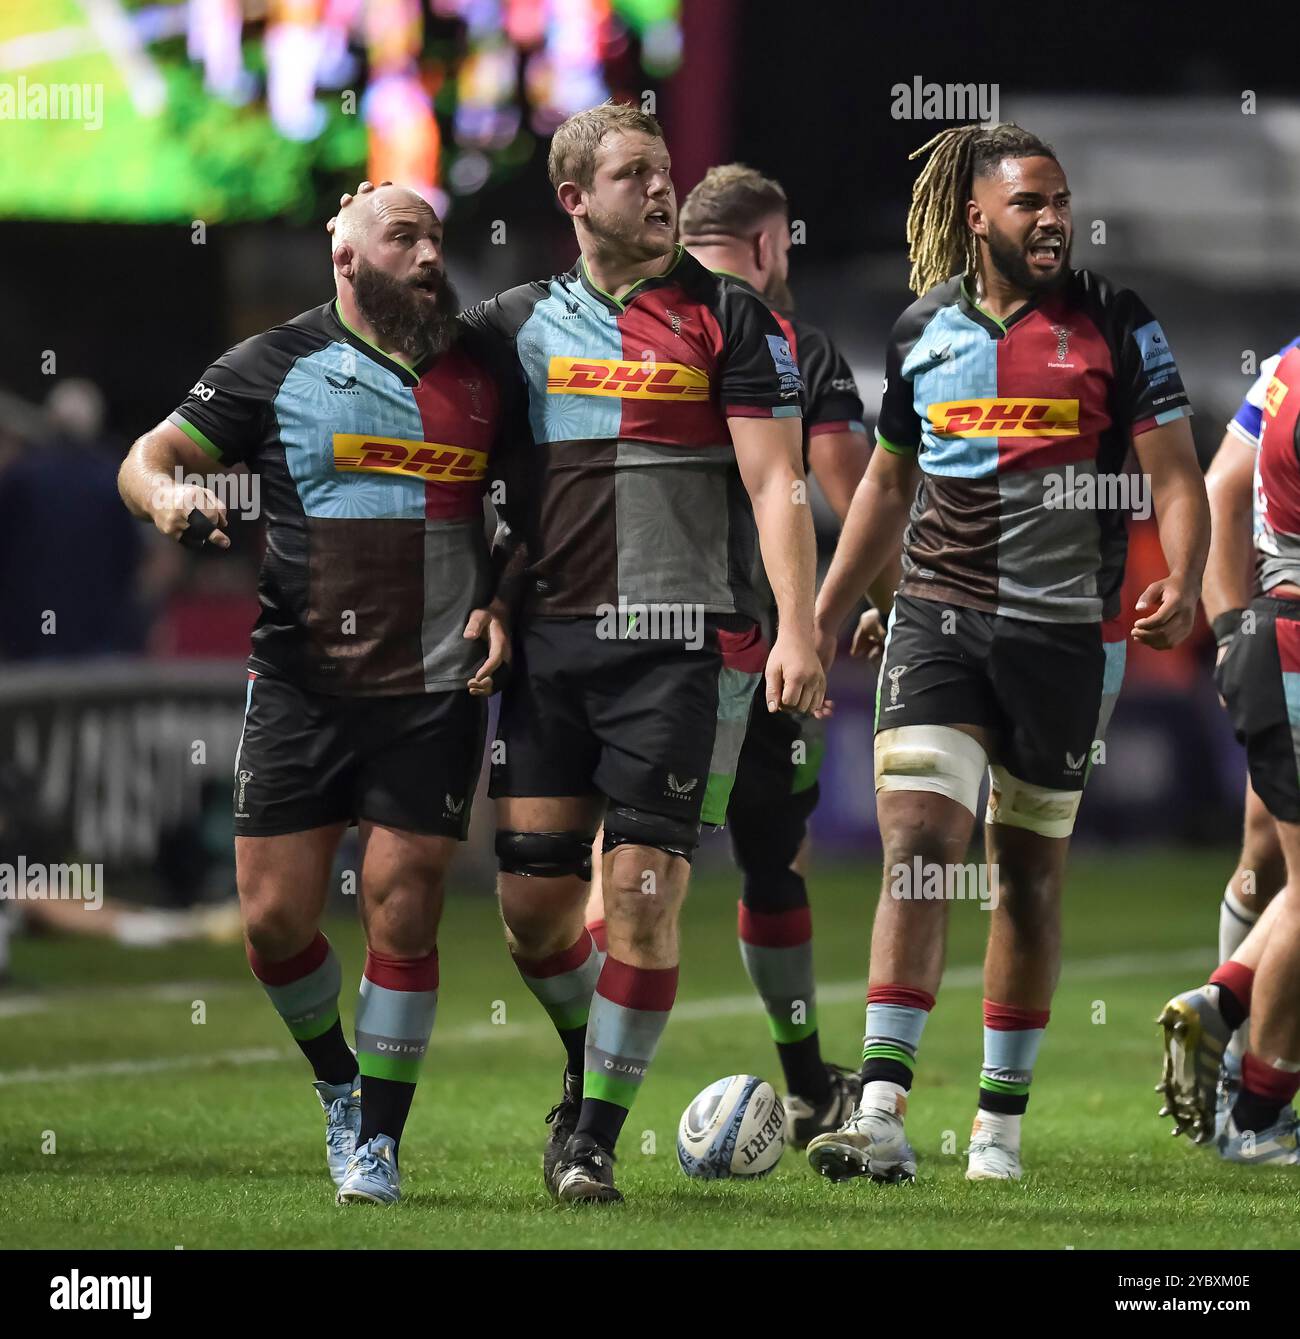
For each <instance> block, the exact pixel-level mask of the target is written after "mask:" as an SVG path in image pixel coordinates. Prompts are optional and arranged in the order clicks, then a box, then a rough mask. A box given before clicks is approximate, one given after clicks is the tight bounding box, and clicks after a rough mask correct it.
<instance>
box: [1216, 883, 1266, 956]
mask: <svg viewBox="0 0 1300 1339" xmlns="http://www.w3.org/2000/svg"><path fill="white" fill-rule="evenodd" d="M1257 920H1259V913H1258V912H1257V911H1247V910H1246V908H1245V907H1244V906H1242V904H1241V903H1240V902H1239V901H1238V900H1237V894H1236V893H1234V892H1233V891H1232V883H1231V881H1229V883H1228V886H1227V887H1226V888H1225V889H1224V890H1223V901H1222V902H1220V903H1219V961H1220V962H1227V961H1228V959H1229V958H1231V957H1232V955H1233V954H1234V953H1235V952H1236V951H1237V950H1238V949H1239V948H1240V947H1241V946H1242V944H1244V943H1245V941H1246V936H1247V935H1248V934H1249V933H1250V932H1251V930H1252V929H1254V926H1255V922H1256V921H1257Z"/></svg>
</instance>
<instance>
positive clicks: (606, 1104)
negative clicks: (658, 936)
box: [577, 957, 677, 1152]
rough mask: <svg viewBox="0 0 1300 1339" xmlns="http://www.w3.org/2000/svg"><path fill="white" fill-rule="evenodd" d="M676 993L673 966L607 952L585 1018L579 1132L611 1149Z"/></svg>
mask: <svg viewBox="0 0 1300 1339" xmlns="http://www.w3.org/2000/svg"><path fill="white" fill-rule="evenodd" d="M676 998H677V968H676V967H633V966H631V965H630V964H629V963H626V962H619V960H618V959H617V958H613V957H607V958H606V959H605V965H604V967H603V968H602V969H601V973H600V980H599V981H598V982H597V983H596V993H595V996H594V997H593V998H592V1001H591V1017H590V1019H589V1021H588V1023H587V1055H586V1073H585V1074H584V1075H583V1087H582V1112H581V1114H580V1115H579V1117H578V1127H577V1133H578V1134H589V1135H591V1136H592V1138H594V1139H595V1140H596V1141H597V1142H598V1143H600V1144H602V1145H604V1147H605V1148H606V1149H607V1150H609V1151H610V1152H613V1150H614V1145H615V1143H616V1142H617V1141H618V1136H619V1134H620V1132H621V1131H622V1129H623V1122H624V1121H625V1120H626V1119H627V1113H628V1110H629V1109H630V1108H631V1106H632V1102H633V1101H634V1099H635V1098H636V1095H637V1090H638V1089H639V1088H640V1087H641V1081H642V1080H643V1079H644V1078H645V1076H646V1071H647V1070H648V1069H649V1068H650V1062H651V1061H652V1060H653V1059H654V1054H655V1050H656V1049H657V1047H658V1045H659V1038H660V1037H662V1036H663V1031H664V1028H665V1027H667V1026H668V1014H669V1012H670V1011H671V1009H672V1007H673V1000H674V999H676Z"/></svg>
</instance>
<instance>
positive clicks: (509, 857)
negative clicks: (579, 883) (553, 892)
mask: <svg viewBox="0 0 1300 1339" xmlns="http://www.w3.org/2000/svg"><path fill="white" fill-rule="evenodd" d="M594 836H595V834H594V833H591V832H513V831H511V830H510V829H509V828H499V829H498V830H497V837H496V853H497V863H498V864H499V865H500V867H501V870H502V872H503V873H506V874H524V875H529V876H531V877H532V878H535V879H562V878H565V877H566V876H568V875H570V874H576V875H577V876H578V878H580V879H583V880H586V881H588V882H590V880H591V843H592V839H593V837H594Z"/></svg>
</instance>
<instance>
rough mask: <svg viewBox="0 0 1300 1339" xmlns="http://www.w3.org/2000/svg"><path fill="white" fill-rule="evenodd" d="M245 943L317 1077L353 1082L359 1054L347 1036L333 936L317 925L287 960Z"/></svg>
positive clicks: (258, 974) (255, 970)
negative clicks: (341, 1013)
mask: <svg viewBox="0 0 1300 1339" xmlns="http://www.w3.org/2000/svg"><path fill="white" fill-rule="evenodd" d="M245 949H246V951H247V953H248V965H249V966H250V967H251V968H252V969H253V975H254V976H255V977H256V978H257V979H258V980H259V981H260V982H261V983H262V988H263V989H264V990H265V991H266V993H267V996H268V997H269V999H270V1001H271V1005H272V1007H273V1008H274V1009H275V1011H276V1013H278V1014H279V1015H280V1017H281V1018H283V1019H284V1022H285V1026H286V1027H287V1028H288V1029H289V1031H290V1032H291V1033H292V1034H293V1039H294V1041H296V1042H297V1043H298V1049H299V1050H300V1051H302V1053H303V1055H305V1056H306V1057H307V1061H308V1063H309V1064H310V1065H311V1067H312V1072H313V1073H314V1074H315V1075H316V1078H317V1079H318V1080H319V1081H320V1082H322V1083H329V1084H340V1083H351V1082H352V1080H353V1079H355V1078H356V1076H357V1058H356V1056H354V1055H353V1054H352V1051H351V1049H350V1048H349V1046H348V1044H347V1042H346V1041H345V1040H344V1037H343V1024H342V1022H341V1021H340V1019H339V990H340V988H341V987H342V985H343V970H342V968H341V967H340V966H339V960H338V958H336V957H335V956H334V950H333V949H332V948H330V941H329V940H328V939H326V938H325V936H324V935H323V934H321V933H320V932H319V931H317V933H316V938H315V939H313V940H312V941H311V943H310V944H308V945H307V947H306V948H305V949H303V951H302V952H301V953H297V954H295V955H294V956H293V957H292V958H289V959H287V960H286V961H284V962H267V961H266V959H265V958H263V957H262V956H261V955H260V954H259V953H258V952H257V950H256V949H254V948H253V946H252V944H249V943H247V941H245Z"/></svg>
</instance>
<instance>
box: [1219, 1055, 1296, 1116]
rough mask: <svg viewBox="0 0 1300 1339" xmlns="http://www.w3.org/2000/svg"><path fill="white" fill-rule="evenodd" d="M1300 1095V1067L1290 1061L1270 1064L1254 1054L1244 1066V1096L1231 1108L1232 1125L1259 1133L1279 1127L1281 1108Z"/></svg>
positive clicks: (1242, 1070) (1242, 1077) (1242, 1075)
mask: <svg viewBox="0 0 1300 1339" xmlns="http://www.w3.org/2000/svg"><path fill="white" fill-rule="evenodd" d="M1297 1092H1300V1064H1294V1063H1292V1062H1291V1061H1289V1060H1275V1061H1273V1063H1271V1064H1270V1063H1269V1062H1268V1061H1266V1060H1261V1059H1260V1057H1259V1056H1257V1055H1256V1054H1255V1053H1254V1052H1253V1051H1247V1052H1246V1054H1245V1056H1243V1057H1242V1062H1241V1092H1240V1093H1239V1094H1238V1096H1237V1101H1236V1104H1235V1105H1234V1106H1233V1108H1232V1121H1233V1124H1234V1125H1236V1127H1237V1129H1238V1130H1254V1131H1255V1132H1256V1133H1258V1132H1259V1131H1261V1130H1267V1129H1269V1127H1270V1126H1273V1125H1276V1124H1277V1118H1278V1117H1279V1116H1280V1115H1281V1114H1282V1108H1283V1107H1284V1106H1286V1105H1287V1104H1288V1103H1289V1102H1291V1101H1292V1100H1293V1099H1294V1097H1295V1095H1296V1093H1297Z"/></svg>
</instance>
